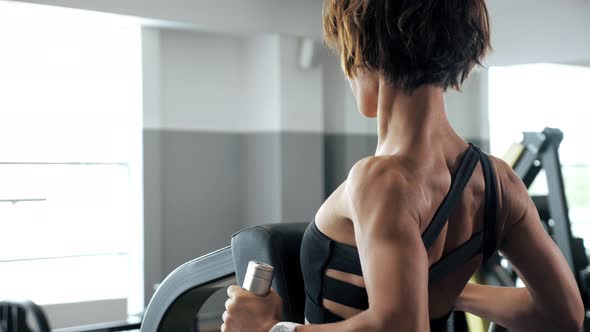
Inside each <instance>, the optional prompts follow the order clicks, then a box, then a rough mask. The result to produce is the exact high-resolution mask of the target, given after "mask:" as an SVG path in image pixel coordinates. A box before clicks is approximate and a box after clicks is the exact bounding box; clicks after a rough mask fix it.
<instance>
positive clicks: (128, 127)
mask: <svg viewBox="0 0 590 332" xmlns="http://www.w3.org/2000/svg"><path fill="white" fill-rule="evenodd" d="M0 45H1V46H0V47H1V48H2V51H1V52H0V73H1V74H0V94H1V96H2V97H1V98H0V151H2V152H1V153H0V183H1V184H2V185H0V229H2V237H1V238H2V239H1V240H0V276H1V277H0V278H1V279H2V280H1V282H0V297H3V298H27V299H31V300H33V301H35V302H37V303H39V304H56V303H73V302H83V301H95V300H104V299H127V300H128V301H130V302H129V305H133V306H135V307H136V308H140V307H143V303H142V302H143V298H142V292H143V285H142V283H141V280H143V278H142V264H143V262H142V254H141V245H142V243H141V241H142V237H141V234H142V228H141V222H142V221H141V218H142V214H141V211H142V206H141V199H142V197H141V190H142V188H141V177H142V174H141V126H142V123H141V121H142V109H141V107H142V105H141V30H140V26H139V23H138V22H135V21H132V20H130V19H124V18H120V17H115V16H113V15H108V14H98V13H92V12H86V11H80V10H73V9H64V8H59V7H49V6H40V5H32V4H23V3H17V2H0ZM131 280H133V282H131ZM131 311H136V309H131ZM125 314H126V313H125Z"/></svg>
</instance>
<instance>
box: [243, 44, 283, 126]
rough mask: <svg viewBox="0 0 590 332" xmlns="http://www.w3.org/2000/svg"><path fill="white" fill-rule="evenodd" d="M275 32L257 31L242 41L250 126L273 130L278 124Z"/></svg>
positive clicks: (277, 48)
mask: <svg viewBox="0 0 590 332" xmlns="http://www.w3.org/2000/svg"><path fill="white" fill-rule="evenodd" d="M279 42H280V40H279V36H277V35H261V36H255V37H250V38H248V40H247V41H246V50H247V51H246V68H245V69H246V79H245V83H246V84H245V87H244V88H245V90H246V94H247V98H246V104H244V105H242V106H244V107H245V106H247V107H248V110H247V111H248V113H249V116H248V118H247V120H246V121H247V122H246V125H247V127H248V128H250V129H251V130H259V131H274V130H276V129H277V128H279V126H280V114H279V113H278V112H277V110H278V109H279V108H280V107H281V101H280V85H279V82H280V79H281V78H280V68H279V62H280V54H279V50H280V49H279Z"/></svg>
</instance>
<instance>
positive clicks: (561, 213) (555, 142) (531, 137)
mask: <svg viewBox="0 0 590 332" xmlns="http://www.w3.org/2000/svg"><path fill="white" fill-rule="evenodd" d="M562 141H563V132H561V130H559V129H555V128H545V129H544V130H543V131H542V132H526V133H524V139H523V141H522V143H520V144H515V145H513V146H512V147H511V148H510V150H509V151H508V157H507V158H505V160H506V161H507V162H509V163H510V164H511V166H512V167H513V168H514V171H515V172H516V173H517V174H518V176H519V177H520V178H521V179H522V181H523V182H524V184H525V185H526V187H527V188H529V187H530V186H531V184H532V183H533V181H534V180H535V179H536V178H537V176H538V175H539V174H540V172H541V170H544V171H545V175H546V178H547V187H548V194H547V195H546V196H533V197H532V200H533V202H534V204H535V206H536V207H537V210H538V211H539V215H540V217H541V221H542V223H543V226H544V227H545V230H546V231H547V232H548V233H549V235H550V236H551V238H552V239H553V241H555V243H556V244H557V246H558V247H559V249H560V250H561V252H562V253H563V255H564V257H565V259H566V261H567V263H568V265H569V267H570V269H571V270H572V272H573V274H574V276H575V278H576V282H577V284H578V288H579V289H580V293H581V294H582V299H583V300H584V306H585V308H586V311H588V310H589V309H590V287H589V286H590V267H589V262H588V256H587V254H586V248H585V247H584V241H583V240H582V239H580V238H576V237H574V236H573V235H572V231H571V222H570V219H569V212H568V205H567V200H566V197H565V190H564V183H563V175H562V173H561V163H560V160H559V152H558V150H559V146H560V144H561V142H562ZM482 271H483V280H484V283H486V284H492V285H499V286H510V287H512V286H515V284H516V280H517V275H516V273H515V272H514V271H513V270H512V269H511V267H510V264H509V263H508V261H507V260H505V259H504V258H502V257H501V256H500V255H496V256H494V257H493V258H492V259H490V260H489V261H488V264H486V265H485V266H484V267H483V269H482ZM586 316H587V318H586V322H585V324H586V327H585V328H584V331H586V332H590V326H588V325H589V324H590V322H589V318H588V317H589V315H588V314H587V315H586ZM490 331H494V332H500V331H506V329H504V328H503V327H500V326H497V325H495V324H492V327H491V328H490Z"/></svg>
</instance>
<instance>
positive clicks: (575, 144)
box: [489, 64, 590, 243]
mask: <svg viewBox="0 0 590 332" xmlns="http://www.w3.org/2000/svg"><path fill="white" fill-rule="evenodd" d="M489 79H490V80H489V83H490V84H489V89H490V90H489V102H490V105H489V106H490V135H491V148H492V153H494V154H496V155H499V156H502V155H503V153H504V152H505V151H506V150H507V149H508V147H509V145H510V144H511V143H512V142H515V141H520V140H521V137H520V133H521V132H523V131H541V130H543V128H544V127H554V128H559V129H561V130H562V131H563V132H564V140H563V142H562V145H561V147H560V150H559V153H560V157H561V163H562V166H563V169H562V172H563V175H564V182H565V190H566V196H567V199H568V203H569V206H570V218H571V220H572V224H573V228H574V233H576V235H577V236H580V237H585V240H586V243H590V191H588V190H587V189H586V188H589V187H590V154H588V153H587V151H588V141H589V140H588V135H589V134H588V123H587V121H586V119H587V117H588V116H589V112H590V108H589V103H588V98H587V96H588V86H590V68H587V67H578V66H566V65H556V64H532V65H519V66H510V67H493V68H491V69H490V72H489ZM530 191H531V192H532V193H534V194H543V193H546V192H547V188H546V183H545V181H544V177H542V176H539V177H538V180H536V181H535V183H533V185H532V186H531V188H530Z"/></svg>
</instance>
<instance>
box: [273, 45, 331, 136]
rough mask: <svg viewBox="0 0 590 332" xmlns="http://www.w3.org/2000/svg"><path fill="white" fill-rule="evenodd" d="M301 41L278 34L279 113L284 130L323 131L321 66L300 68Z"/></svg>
mask: <svg viewBox="0 0 590 332" xmlns="http://www.w3.org/2000/svg"><path fill="white" fill-rule="evenodd" d="M301 43H302V40H300V39H298V38H293V37H285V36H282V37H280V45H279V49H280V81H279V84H280V88H281V91H280V102H281V105H280V106H281V108H280V114H281V125H280V128H281V130H283V131H297V132H322V131H323V127H324V123H323V118H324V117H323V106H324V105H323V96H324V94H323V68H322V66H321V65H319V66H318V65H316V66H312V67H311V68H307V69H302V68H300V67H299V65H298V64H299V57H300V52H301V47H302V45H301Z"/></svg>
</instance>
